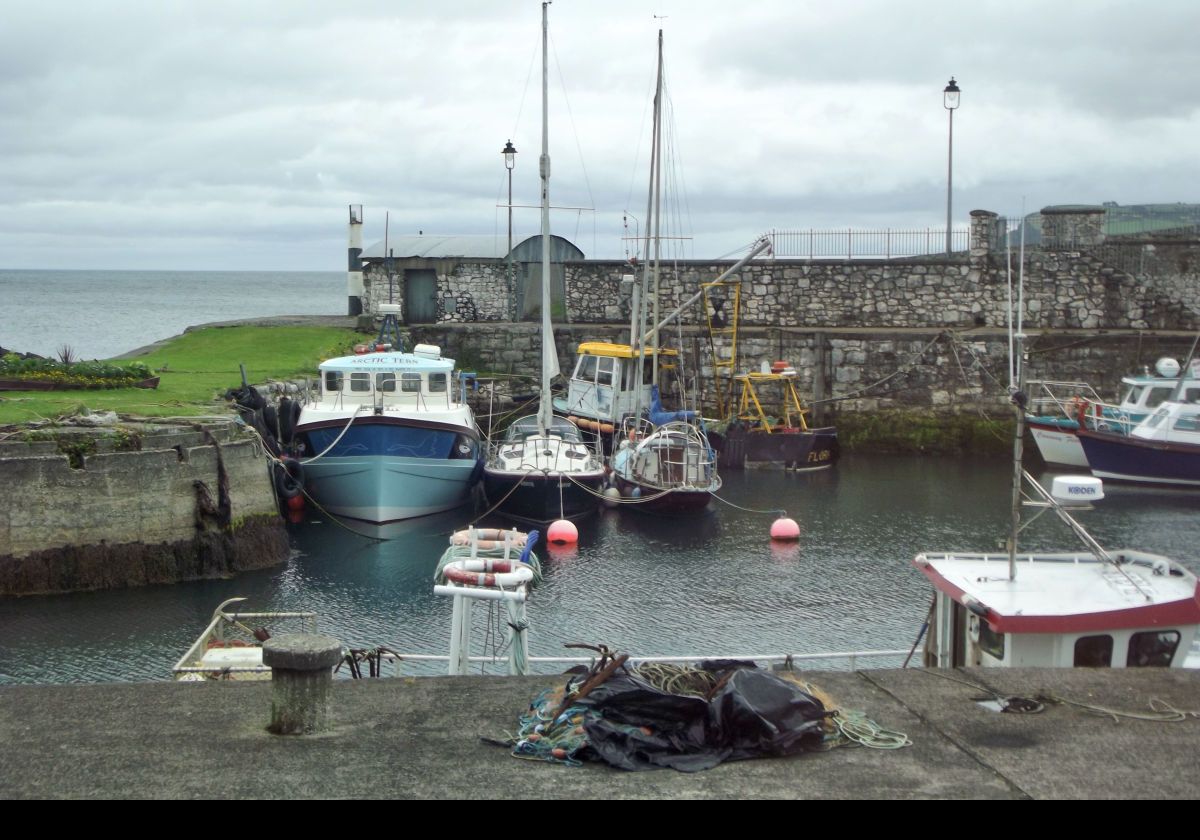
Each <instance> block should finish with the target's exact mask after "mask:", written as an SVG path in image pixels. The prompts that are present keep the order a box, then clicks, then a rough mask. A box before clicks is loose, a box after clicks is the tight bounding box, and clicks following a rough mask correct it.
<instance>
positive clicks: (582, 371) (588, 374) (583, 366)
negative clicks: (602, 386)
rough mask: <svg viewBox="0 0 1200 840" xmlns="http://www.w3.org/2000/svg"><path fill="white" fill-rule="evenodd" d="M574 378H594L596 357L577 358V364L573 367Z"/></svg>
mask: <svg viewBox="0 0 1200 840" xmlns="http://www.w3.org/2000/svg"><path fill="white" fill-rule="evenodd" d="M575 378H576V379H587V380H592V379H595V378H596V357H595V356H583V357H581V358H580V359H579V364H578V365H577V366H576V369H575Z"/></svg>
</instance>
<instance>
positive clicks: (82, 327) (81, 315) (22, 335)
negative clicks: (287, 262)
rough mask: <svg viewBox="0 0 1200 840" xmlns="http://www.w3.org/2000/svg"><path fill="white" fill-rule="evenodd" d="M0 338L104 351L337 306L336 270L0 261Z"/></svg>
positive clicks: (38, 349) (342, 289)
mask: <svg viewBox="0 0 1200 840" xmlns="http://www.w3.org/2000/svg"><path fill="white" fill-rule="evenodd" d="M0 301H3V303H2V304H0V347H3V348H4V349H5V350H6V351H13V352H19V353H35V354H37V355H39V356H46V357H55V356H57V355H58V353H59V350H60V348H63V347H70V348H71V350H72V351H73V353H74V355H75V356H76V357H77V358H80V359H108V358H113V357H115V356H120V355H123V354H126V353H129V352H132V351H134V350H137V349H139V348H141V347H145V346H147V345H149V344H153V343H155V342H157V341H162V340H164V339H168V338H172V337H174V336H177V335H180V334H181V333H183V332H184V330H186V329H187V328H188V327H195V326H199V325H201V324H208V323H213V322H219V321H235V320H240V319H244V318H262V317H271V316H276V315H344V314H345V312H346V275H345V273H344V272H338V271H234V270H224V269H223V270H212V271H208V270H205V271H193V270H190V269H163V270H149V269H131V270H121V269H8V268H6V269H0Z"/></svg>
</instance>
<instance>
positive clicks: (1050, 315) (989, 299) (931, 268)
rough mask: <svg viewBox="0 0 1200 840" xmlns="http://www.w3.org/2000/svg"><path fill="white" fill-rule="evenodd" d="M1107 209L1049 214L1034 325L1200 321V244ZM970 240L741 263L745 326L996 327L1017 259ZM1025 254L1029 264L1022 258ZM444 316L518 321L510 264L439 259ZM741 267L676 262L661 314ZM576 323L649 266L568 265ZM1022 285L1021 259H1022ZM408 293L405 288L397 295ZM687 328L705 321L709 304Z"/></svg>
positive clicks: (1031, 312) (373, 295)
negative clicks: (1106, 218)
mask: <svg viewBox="0 0 1200 840" xmlns="http://www.w3.org/2000/svg"><path fill="white" fill-rule="evenodd" d="M1102 220H1103V213H1102V211H1101V210H1100V209H1099V208H1088V207H1084V208H1071V209H1061V208H1053V209H1048V210H1047V211H1045V213H1044V217H1043V226H1044V231H1043V234H1044V241H1043V244H1042V246H1040V247H1037V248H1029V249H1027V251H1026V253H1025V264H1024V281H1025V301H1026V307H1025V323H1026V324H1027V325H1028V326H1029V327H1030V328H1034V329H1066V328H1078V329H1099V328H1103V329H1135V330H1188V329H1196V328H1200V282H1197V281H1198V279H1200V278H1198V277H1197V273H1198V272H1200V244H1198V243H1196V242H1195V241H1194V237H1193V238H1192V239H1180V238H1175V239H1172V238H1170V237H1158V238H1155V239H1154V240H1147V241H1135V240H1132V239H1130V238H1128V237H1124V238H1109V239H1107V240H1106V239H1105V237H1104V234H1103V230H1102V226H1101V225H1102ZM971 223H972V231H971V233H972V235H971V248H970V251H969V252H968V253H966V254H956V255H953V256H951V257H949V258H947V257H945V256H943V255H935V256H930V257H924V258H911V259H894V260H887V261H882V260H880V261H872V260H791V259H788V260H785V259H770V258H767V259H759V260H755V261H754V262H752V263H750V264H749V265H748V266H746V267H744V268H743V269H742V270H741V273H740V275H739V278H740V280H741V282H742V287H741V288H742V294H741V322H742V323H743V324H745V325H748V326H753V325H763V326H766V325H771V326H781V327H805V326H813V327H855V328H857V327H880V328H889V327H909V328H941V327H953V328H956V329H963V328H971V327H977V326H997V325H1001V324H1004V323H1006V321H1007V313H1008V307H1009V303H1008V277H1009V271H1010V269H1009V265H1008V258H1007V256H1006V255H1005V254H1004V253H1003V252H1002V251H1000V250H999V247H1000V243H1001V242H1002V241H1003V240H1002V236H1001V231H1000V229H999V226H998V219H997V217H996V214H994V213H990V212H988V211H981V210H977V211H974V212H973V213H972V215H971ZM1014 259H1019V257H1015V258H1014ZM436 262H437V263H438V265H439V268H438V297H439V301H441V309H440V311H439V316H438V320H439V321H443V322H447V321H448V322H455V323H474V322H478V321H494V320H507V319H508V318H509V317H510V315H509V313H510V312H511V311H512V294H513V291H512V285H511V284H510V283H509V282H508V280H507V278H506V269H505V265H504V263H503V262H500V261H468V260H439V261H436ZM730 264H731V263H729V262H709V261H685V262H678V263H670V264H664V266H663V269H662V271H661V274H660V281H659V282H660V286H659V301H660V311H661V312H663V313H664V314H665V313H666V312H669V311H670V310H671V309H673V308H674V307H675V306H676V305H678V304H679V303H681V302H683V301H684V300H686V299H687V298H689V297H691V296H692V295H693V294H694V293H695V292H697V291H698V290H699V289H700V285H701V283H704V282H707V281H710V280H712V279H714V278H716V277H717V276H718V275H719V274H720V273H721V272H722V271H724V270H725V269H727V268H728V267H729V265H730ZM564 269H565V284H566V302H567V317H566V319H565V320H566V322H567V323H571V324H585V323H593V324H614V323H628V322H629V320H630V307H631V304H632V295H631V291H630V284H629V283H623V282H622V279H623V277H625V276H627V275H630V274H636V275H638V277H639V280H640V275H641V268H640V267H631V266H630V265H629V264H627V263H623V262H616V261H613V262H606V261H598V260H588V261H576V262H567V263H565V264H564ZM1011 273H1012V276H1013V278H1014V279H1015V278H1016V277H1017V276H1018V275H1019V274H1020V273H1021V267H1020V265H1017V264H1013V265H1012V266H1011ZM366 285H367V292H366V297H365V302H366V308H367V311H374V304H375V303H376V302H377V301H379V300H381V299H383V300H386V289H387V286H386V277H385V276H383V275H382V272H381V271H380V270H377V268H372V269H371V270H369V271H368V273H367V281H366ZM399 296H400V295H398V297H399ZM684 320H685V323H687V322H690V323H703V322H704V313H703V311H702V310H701V308H700V304H697V305H695V306H694V307H693V308H692V309H691V310H690V311H689V312H688V313H686V314H685V319H684Z"/></svg>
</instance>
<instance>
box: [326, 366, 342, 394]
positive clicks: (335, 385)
mask: <svg viewBox="0 0 1200 840" xmlns="http://www.w3.org/2000/svg"><path fill="white" fill-rule="evenodd" d="M340 390H342V372H341V371H340V370H327V371H325V392H326V393H328V394H331V393H335V392H337V391H340Z"/></svg>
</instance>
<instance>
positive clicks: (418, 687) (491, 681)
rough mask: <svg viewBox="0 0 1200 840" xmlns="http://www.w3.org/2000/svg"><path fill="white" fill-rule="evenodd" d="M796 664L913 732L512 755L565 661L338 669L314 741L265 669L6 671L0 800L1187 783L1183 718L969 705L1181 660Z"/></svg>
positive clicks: (1144, 789) (1160, 787) (1189, 723)
mask: <svg viewBox="0 0 1200 840" xmlns="http://www.w3.org/2000/svg"><path fill="white" fill-rule="evenodd" d="M810 677H811V679H812V680H813V681H814V682H815V683H816V684H817V685H818V686H820V687H821V688H822V689H823V690H824V691H825V692H827V693H828V694H829V695H831V696H832V697H834V698H835V699H836V700H838V701H839V702H840V704H841V705H842V706H844V707H845V708H848V709H856V710H859V711H862V712H864V713H866V714H867V715H868V716H869V717H870V718H871V719H873V720H874V721H876V722H877V723H879V724H880V725H882V726H886V727H889V728H892V729H897V730H900V731H903V732H905V733H906V734H907V735H908V737H909V738H910V739H911V740H912V746H911V747H907V748H905V749H901V750H895V751H875V750H866V749H862V748H857V747H856V748H839V749H835V750H833V751H831V752H826V753H811V754H806V755H801V756H796V757H793V758H783V759H763V760H755V761H744V762H737V763H731V764H725V765H722V766H719V767H716V768H714V769H712V770H708V771H705V772H702V773H695V774H685V773H678V772H675V771H673V770H660V771H653V772H649V773H628V772H624V771H620V770H614V769H610V768H609V767H607V766H606V765H599V764H587V765H584V766H583V767H579V768H571V767H564V766H562V765H557V764H548V763H543V762H536V761H519V760H517V759H514V758H512V757H510V755H509V752H508V750H506V749H504V748H501V747H495V746H490V745H487V744H485V743H483V742H481V741H480V736H488V737H495V738H503V737H505V733H506V732H512V731H513V730H514V729H515V728H516V720H517V716H518V715H519V714H521V712H523V711H524V710H525V709H526V708H527V706H528V705H529V702H530V701H531V700H532V699H533V698H534V697H535V696H536V695H537V694H538V693H539V692H540V691H541V690H542V689H544V688H547V687H549V686H552V685H558V684H559V683H560V682H561V681H562V680H563V679H564V677H525V678H515V677H434V678H426V679H381V680H363V681H357V682H351V681H338V682H337V683H336V684H335V686H334V691H333V701H334V709H333V720H334V723H335V729H334V731H333V732H332V733H329V734H326V735H321V736H317V737H311V738H287V737H278V736H272V735H269V734H267V733H266V731H265V729H264V727H265V725H266V723H267V720H268V718H269V716H270V704H271V686H269V685H267V684H265V683H258V684H255V683H241V684H238V683H210V684H202V685H196V684H180V683H150V684H110V685H63V686H9V687H4V688H0V742H2V743H4V745H5V749H4V750H3V751H0V798H5V799H11V798H89V797H95V798H143V797H144V798H200V797H204V798H216V799H224V798H302V797H322V798H324V797H344V798H355V799H359V798H366V797H370V798H372V799H377V798H400V797H403V798H430V799H446V798H476V797H481V796H482V797H487V798H497V799H499V798H508V797H511V798H512V799H514V800H517V799H527V798H528V797H529V796H530V795H531V791H534V792H536V793H535V795H536V796H537V797H538V798H539V799H546V798H564V799H585V798H586V799H627V798H628V799H632V798H678V799H712V798H759V797H777V798H787V799H818V798H819V799H829V798H889V799H928V798H937V799H968V798H971V799H975V798H982V799H1025V798H1033V799H1067V798H1097V799H1099V798H1104V799H1109V798H1114V797H1120V798H1123V799H1183V798H1194V797H1196V796H1197V795H1200V781H1197V780H1196V774H1195V772H1194V764H1195V756H1196V754H1197V752H1200V720H1197V719H1195V718H1188V719H1185V720H1182V721H1180V722H1173V723H1169V722H1152V721H1147V720H1134V719H1129V718H1123V719H1122V720H1121V722H1120V723H1117V722H1115V721H1114V720H1113V719H1112V718H1111V717H1104V716H1099V715H1097V714H1094V713H1092V712H1089V711H1087V710H1085V709H1083V708H1079V707H1076V706H1070V705H1064V704H1058V705H1049V706H1047V708H1046V709H1045V711H1043V712H1042V713H1040V714H1000V713H997V712H994V711H989V710H987V709H985V708H983V707H981V706H980V705H979V704H978V703H976V702H975V701H976V699H977V698H979V697H980V696H982V695H985V694H986V693H987V691H994V692H997V693H999V694H1002V695H1020V696H1025V697H1033V696H1035V695H1039V694H1041V695H1045V694H1052V695H1054V696H1056V697H1058V698H1061V699H1064V700H1071V701H1077V702H1083V703H1088V704H1092V705H1094V706H1098V707H1106V708H1111V709H1118V710H1125V711H1129V712H1136V713H1147V712H1149V711H1150V708H1149V704H1150V702H1151V701H1152V700H1157V701H1159V702H1161V703H1166V704H1170V705H1171V706H1173V707H1174V708H1176V709H1180V710H1184V711H1197V710H1200V699H1198V698H1200V673H1197V672H1191V671H1180V670H1166V669H1138V670H1107V669H1071V670H1042V669H989V670H987V671H983V670H980V669H961V670H955V671H944V672H940V673H935V672H931V671H924V670H920V669H914V670H904V671H902V670H885V671H860V672H857V673H849V672H813V673H812V674H811V675H810ZM981 686H986V690H982V689H981V688H980V687H981ZM66 721H70V722H71V723H69V724H66V723H64V722H66ZM264 768H269V770H268V771H264ZM482 780H486V781H482Z"/></svg>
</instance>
